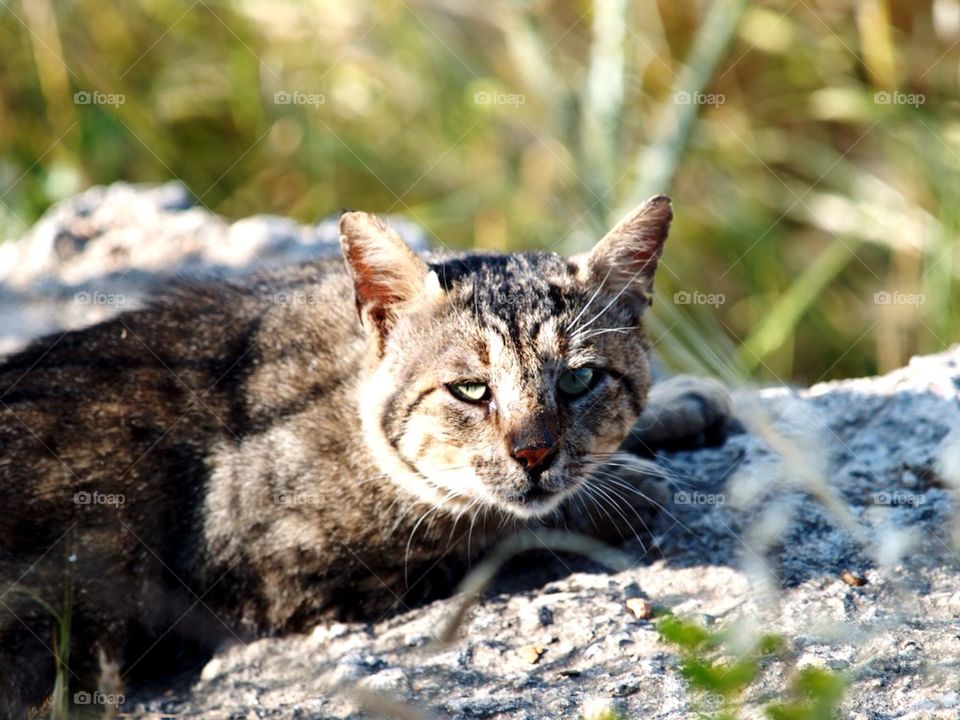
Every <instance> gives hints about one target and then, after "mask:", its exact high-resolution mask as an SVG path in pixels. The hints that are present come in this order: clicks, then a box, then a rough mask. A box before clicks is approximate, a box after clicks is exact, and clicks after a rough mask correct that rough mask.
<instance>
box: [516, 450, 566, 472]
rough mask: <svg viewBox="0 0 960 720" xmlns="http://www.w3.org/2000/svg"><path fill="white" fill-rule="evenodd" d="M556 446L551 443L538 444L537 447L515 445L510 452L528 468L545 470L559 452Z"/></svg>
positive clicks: (539, 470)
mask: <svg viewBox="0 0 960 720" xmlns="http://www.w3.org/2000/svg"><path fill="white" fill-rule="evenodd" d="M554 450H555V448H554V446H553V445H552V444H551V445H538V446H535V447H516V446H515V447H513V448H512V449H511V452H510V454H511V455H513V458H514V459H515V460H516V461H517V462H519V463H520V464H521V465H523V467H524V469H526V470H536V471H538V472H543V471H544V470H546V469H547V468H548V467H550V465H551V464H553V460H554V458H556V456H557V454H556V452H554Z"/></svg>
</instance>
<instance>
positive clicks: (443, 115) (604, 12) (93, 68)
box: [0, 0, 960, 383]
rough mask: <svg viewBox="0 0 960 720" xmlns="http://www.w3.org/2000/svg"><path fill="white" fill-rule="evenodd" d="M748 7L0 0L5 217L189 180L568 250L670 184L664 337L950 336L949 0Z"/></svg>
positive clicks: (839, 344) (9, 221) (782, 341)
mask: <svg viewBox="0 0 960 720" xmlns="http://www.w3.org/2000/svg"><path fill="white" fill-rule="evenodd" d="M744 5H745V3H744V2H738V1H737V0H714V2H713V3H706V2H697V1H696V0H670V1H668V0H660V2H633V3H628V2H626V0H596V1H595V2H588V1H586V0H575V1H574V2H561V1H560V0H529V1H527V2H521V1H517V2H508V1H507V0H491V2H486V3H471V2H467V1H466V0H417V1H415V2H405V1H404V0H370V1H368V2H352V3H344V2H331V1H329V0H314V1H312V2H311V1H309V0H300V1H298V0H273V1H270V2H268V1H267V0H250V1H249V2H239V1H237V2H226V1H223V0H195V1H192V2H188V1H187V0H183V1H182V2H174V1H173V0H96V1H95V0H69V2H68V1H66V0H62V1H61V0H9V1H8V2H6V3H4V4H3V7H2V8H0V38H2V43H3V47H4V60H5V62H4V63H3V64H2V65H0V232H2V235H3V236H4V237H14V236H18V235H20V234H22V233H23V231H24V229H25V228H26V227H28V226H29V225H30V224H31V223H32V222H33V221H34V220H35V219H36V218H37V217H38V216H39V215H40V214H41V213H42V212H43V210H44V209H45V208H46V207H47V206H48V205H49V204H50V203H51V202H54V201H56V200H58V199H60V198H62V197H64V196H66V195H69V194H71V193H74V192H77V191H78V190H80V189H82V188H84V187H86V186H88V185H91V184H98V183H109V182H112V181H115V180H120V179H123V180H129V181H136V182H140V181H159V180H165V179H169V178H179V179H180V180H182V181H183V182H184V183H185V184H186V185H187V186H188V187H189V188H190V190H191V191H192V192H193V193H194V194H195V195H196V197H197V198H198V200H199V201H200V202H201V203H203V204H204V205H206V206H208V207H209V208H211V209H212V210H215V211H216V212H219V213H222V214H224V215H227V216H229V217H241V216H246V215H251V214H254V213H260V212H269V213H278V214H284V215H291V216H294V217H296V218H298V219H300V220H302V221H311V220H315V219H317V218H319V217H321V216H325V215H328V214H330V213H334V212H336V211H337V210H338V209H339V208H341V207H355V208H363V209H368V210H372V211H378V212H393V213H400V214H404V215H406V216H408V217H409V218H410V219H412V220H414V221H416V222H418V223H420V224H422V225H423V226H425V227H426V228H427V229H428V230H429V232H430V233H432V234H433V235H435V236H436V237H437V238H438V239H439V240H440V241H441V242H443V243H445V244H448V245H450V246H457V247H465V246H471V245H475V246H479V247H483V248H490V249H517V248H530V247H544V248H556V249H561V250H565V251H570V250H575V249H582V248H585V247H587V246H588V245H589V244H590V242H592V241H593V240H594V239H595V238H596V237H597V236H598V235H599V234H600V233H602V232H603V229H604V228H605V227H607V226H609V225H610V224H612V223H613V222H615V221H616V219H617V217H618V215H619V213H621V212H622V211H623V210H624V209H625V208H627V207H628V206H629V205H630V204H631V203H635V202H637V201H638V200H640V199H642V198H641V197H640V196H641V195H642V194H643V193H647V192H653V191H667V192H670V194H671V195H672V196H673V198H674V202H675V208H676V214H677V219H676V221H675V224H674V232H673V234H672V239H671V241H670V243H669V244H668V250H667V252H666V255H665V258H664V262H663V268H662V270H661V272H660V274H659V279H658V285H659V293H660V296H659V299H658V303H657V305H656V307H655V317H654V322H653V330H654V331H653V333H652V334H653V340H654V342H656V343H658V348H659V349H660V350H661V351H662V354H663V355H664V356H665V357H666V358H667V359H668V361H671V362H673V363H674V364H676V365H680V366H685V365H691V364H694V365H696V364H701V365H702V364H706V366H707V369H708V371H710V372H714V373H718V374H720V375H722V376H724V377H726V378H727V379H728V380H745V379H747V378H752V379H759V380H761V381H770V380H772V381H777V380H791V381H797V382H804V383H807V382H814V381H817V380H819V379H821V378H831V377H839V376H848V375H858V374H864V373H870V372H874V371H877V370H885V369H889V368H891V367H894V366H898V365H900V364H902V363H903V362H904V361H905V360H906V359H907V358H908V357H909V355H910V354H912V353H916V352H930V351H935V350H937V349H939V348H941V347H944V346H945V345H947V344H948V343H950V342H952V341H956V340H958V339H960V323H958V319H960V298H958V294H957V293H956V292H955V290H954V288H955V286H956V282H957V275H958V272H960V258H958V251H957V246H956V242H955V240H956V237H957V231H958V222H960V202H958V195H960V162H958V158H960V114H958V109H960V103H958V92H957V83H958V61H960V0H860V1H859V2H856V3H854V2H852V1H848V2H843V1H840V2H828V1H827V0H820V1H819V2H817V1H815V0H799V2H793V1H792V0H790V1H788V0H772V1H770V2H763V3H751V4H750V5H749V6H747V7H746V8H745V10H744ZM701 29H702V32H700V31H701ZM698 32H700V36H699V38H700V39H699V40H698ZM728 34H732V38H731V41H730V42H729V43H728V42H727V35H728ZM701 80H703V81H707V80H709V82H708V84H706V85H703V86H702V87H701V86H700V85H699V82H700V81H701ZM678 88H679V89H680V92H678ZM76 93H87V95H83V94H81V95H76ZM878 93H879V94H878ZM85 99H86V100H89V102H88V103H84V102H83V100H85ZM121 100H122V102H120V101H121ZM285 100H286V101H288V102H284V101H285ZM666 185H669V187H667V186H666ZM878 293H879V294H878ZM883 293H886V294H883ZM685 300H686V301H687V302H686V303H685V302H684V301H685ZM887 301H889V302H887ZM662 337H666V338H669V341H663V342H661V339H662Z"/></svg>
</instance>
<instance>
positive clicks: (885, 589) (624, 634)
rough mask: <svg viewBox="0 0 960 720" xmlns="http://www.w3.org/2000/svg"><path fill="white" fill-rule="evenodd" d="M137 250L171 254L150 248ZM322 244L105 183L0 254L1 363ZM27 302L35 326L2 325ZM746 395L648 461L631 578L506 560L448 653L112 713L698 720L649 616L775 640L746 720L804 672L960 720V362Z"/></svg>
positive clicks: (390, 642) (262, 678)
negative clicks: (219, 276) (217, 276)
mask: <svg viewBox="0 0 960 720" xmlns="http://www.w3.org/2000/svg"><path fill="white" fill-rule="evenodd" d="M245 223H253V225H247V226H246V227H248V228H251V229H250V230H246V229H244V224H245ZM238 226H239V227H240V229H239V230H238V229H237V228H238ZM331 233H332V234H331ZM148 234H149V235H150V236H151V237H154V238H160V239H159V240H156V242H159V243H161V247H159V248H154V247H153V243H152V242H151V243H144V242H143V240H144V239H145V238H146V237H147V235H148ZM334 241H335V232H334V231H333V230H332V226H330V225H329V224H326V225H325V224H321V225H319V226H317V227H313V228H300V227H299V226H296V225H294V224H291V223H289V222H287V221H284V220H280V219H260V220H257V219H254V220H250V221H241V222H240V223H235V224H233V225H227V224H226V223H224V222H223V221H222V220H220V219H218V218H215V217H213V216H211V215H209V214H208V213H206V212H205V211H202V210H198V209H190V208H189V207H188V202H187V200H186V197H185V194H184V193H183V192H182V190H178V189H177V188H176V187H174V186H164V187H162V188H159V189H154V190H150V191H146V192H145V191H142V190H139V191H137V190H134V189H132V188H130V187H128V186H112V187H111V188H109V189H105V190H104V189H96V190H93V191H90V192H88V193H86V194H85V195H83V196H80V197H78V198H76V199H75V200H73V201H69V202H68V203H66V204H64V205H62V206H60V207H58V208H56V209H55V210H54V211H52V213H51V214H50V215H49V216H48V217H46V218H45V219H44V220H42V221H41V223H40V224H39V225H38V227H37V228H36V229H35V230H34V231H33V233H32V234H31V235H30V236H28V237H27V238H26V239H25V240H24V241H23V242H22V243H19V244H17V245H13V246H5V247H0V251H2V253H0V315H3V317H2V319H0V322H2V323H3V325H0V327H3V329H4V332H5V333H6V337H7V342H8V344H9V345H11V346H13V345H16V344H19V343H22V341H23V340H24V339H25V338H26V337H28V336H30V335H32V334H36V332H37V331H38V330H40V331H46V330H49V329H53V328H56V327H65V326H68V325H75V324H81V323H83V322H89V321H90V320H91V319H92V318H93V317H95V316H96V315H97V313H96V312H95V313H93V314H91V313H90V312H89V310H90V309H91V307H90V305H88V306H87V308H86V309H85V310H86V311H87V312H86V313H85V312H84V308H79V310H78V309H77V308H76V307H72V308H71V309H70V311H69V312H66V311H65V310H64V308H65V307H66V306H67V305H69V304H70V303H72V302H73V300H72V297H73V295H74V294H75V293H77V292H84V291H85V292H101V293H110V292H115V293H130V294H131V297H133V296H134V295H135V294H136V295H137V297H142V296H143V294H145V293H146V294H148V293H149V292H151V291H153V289H154V288H155V287H156V284H157V283H159V282H162V281H163V280H164V279H165V278H168V277H169V275H170V273H171V270H173V271H174V272H188V273H193V274H199V273H205V272H207V271H209V270H211V269H212V270H214V271H216V272H218V273H232V274H235V275H238V274H242V273H243V272H248V271H249V270H250V269H251V268H252V269H257V267H259V266H260V263H261V262H263V263H265V264H271V263H279V262H286V261H292V260H296V259H299V258H302V257H305V256H308V255H310V254H315V253H319V252H329V251H331V249H332V248H333V247H335V245H334ZM63 248H66V249H65V250H64V249H63ZM71 248H72V249H71ZM115 248H121V249H120V250H116V249H115ZM71 252H72V253H74V254H73V255H71V254H70V253H71ZM154 252H156V253H158V254H157V255H154V254H153V253H154ZM4 253H5V254H4ZM64 253H66V255H64ZM88 253H89V254H88ZM14 259H16V260H15V262H16V263H17V264H16V266H14V265H12V264H11V263H13V262H14ZM108 281H109V282H116V283H118V284H116V285H108V284H107V283H108ZM124 283H127V284H124ZM110 288H115V289H112V290H111V289H110ZM121 288H122V289H121ZM51 298H52V299H53V300H54V301H55V302H53V303H52V305H51V302H50V300H51ZM27 306H30V307H33V308H34V311H35V316H31V318H28V319H27V320H25V321H24V322H23V323H21V324H20V325H15V326H11V325H9V324H8V320H9V318H10V317H11V315H10V314H11V313H13V314H16V313H18V312H20V308H22V307H27ZM51 306H52V307H53V308H54V310H53V312H50V307H51ZM44 308H46V309H44ZM94 309H97V308H94ZM108 311H110V308H108ZM36 318H41V319H40V320H37V319H36ZM737 401H738V416H739V417H740V418H741V420H743V421H744V422H745V424H746V426H747V427H750V428H751V429H752V432H741V433H738V434H732V435H730V436H729V437H728V438H727V439H726V442H725V443H724V444H723V445H721V446H718V447H711V448H703V449H697V450H686V451H677V452H671V453H663V454H662V455H660V456H659V457H658V458H657V462H658V463H659V464H660V465H662V466H663V467H664V468H665V469H666V471H667V472H668V474H669V477H670V482H671V484H672V487H673V492H672V494H673V502H672V504H671V505H670V506H668V507H667V508H666V509H665V511H664V512H661V513H660V514H659V516H658V517H657V519H656V521H655V524H654V526H653V527H652V528H651V533H650V535H649V536H645V537H640V538H638V539H637V540H633V541H631V542H628V543H627V544H625V545H624V546H623V547H622V548H621V550H622V552H623V553H625V556H626V557H628V558H629V560H630V566H629V569H625V570H620V571H616V572H614V571H610V570H605V569H604V568H602V567H600V566H598V565H596V564H593V563H592V562H590V561H588V560H585V559H582V558H577V557H574V556H569V555H551V554H550V553H546V552H542V553H540V554H539V555H538V556H537V557H535V558H532V559H530V558H527V559H526V560H524V559H523V558H519V559H517V560H516V561H514V563H513V564H512V565H511V567H510V568H509V569H508V570H507V571H505V572H503V573H501V575H500V577H499V579H498V580H497V581H496V583H495V584H494V586H493V588H492V589H491V590H490V591H489V592H488V593H487V594H486V595H485V596H484V598H483V599H482V600H481V601H480V602H479V604H477V605H476V606H474V607H473V608H472V609H471V610H470V611H469V612H468V613H467V615H466V619H465V621H464V623H463V624H462V626H461V627H460V630H459V633H458V635H457V638H456V639H455V640H454V641H453V642H452V643H450V644H447V645H441V644H440V643H439V642H438V641H437V640H436V637H437V635H438V630H439V629H440V628H442V627H443V626H444V625H445V623H447V622H448V621H449V619H450V618H451V616H452V614H453V612H454V610H455V607H456V604H457V601H456V600H455V599H448V600H441V601H437V602H434V603H433V604H430V605H428V606H425V607H420V608H413V609H410V610H409V611H407V612H404V613H403V614H401V615H398V616H394V617H391V618H385V619H383V620H381V621H379V622H376V623H371V624H351V625H345V624H335V625H330V626H326V625H324V626H320V627H317V628H316V629H315V630H314V632H313V633H312V634H310V635H308V636H293V637H286V638H272V639H264V640H260V641H258V642H255V643H252V644H249V645H238V646H234V647H231V648H226V649H224V650H223V651H222V652H221V653H219V654H218V655H217V656H216V657H215V658H214V659H213V660H212V661H211V662H210V663H209V664H208V665H207V666H206V667H205V668H204V670H203V672H202V674H201V675H200V676H199V677H196V676H193V677H190V678H186V679H184V681H183V682H182V683H180V684H179V685H175V686H173V687H167V688H140V689H133V690H132V691H131V692H130V693H129V694H128V696H127V702H126V703H125V705H124V706H123V709H122V712H124V713H126V714H125V717H143V718H147V717H151V718H160V717H177V718H261V717H290V718H355V717H366V716H370V715H373V714H376V713H377V712H379V713H380V714H382V715H385V716H387V717H411V718H419V717H452V718H518V719H519V718H576V717H580V716H584V717H588V716H590V715H591V713H593V712H595V710H596V708H597V707H606V706H613V707H616V708H618V709H619V710H620V711H621V712H622V713H623V714H624V715H625V716H626V717H627V718H660V719H667V718H671V719H672V718H678V719H679V718H688V717H692V716H696V714H697V711H698V710H702V709H704V707H705V705H704V703H705V702H707V703H709V698H707V699H706V701H705V700H704V698H702V697H699V696H698V695H697V694H696V693H694V692H692V691H691V689H690V688H689V686H688V684H687V682H686V681H685V680H684V679H683V677H682V675H681V674H680V672H679V658H678V655H677V653H676V649H675V647H673V646H671V645H668V644H666V643H664V642H663V641H662V640H661V639H660V638H659V635H658V633H657V632H656V630H655V627H654V624H653V622H651V620H649V619H645V617H644V616H645V615H646V614H647V613H645V612H643V611H641V612H637V611H636V610H635V609H640V610H643V609H644V604H643V603H641V602H637V600H636V599H645V600H647V601H649V602H650V603H652V604H653V605H654V606H655V607H660V608H663V607H666V608H669V609H671V610H672V611H673V612H674V613H675V614H677V615H679V616H682V617H687V618H691V619H693V620H696V621H698V622H700V623H702V624H710V625H714V626H716V627H728V628H732V632H731V637H732V638H733V640H732V641H731V642H733V643H734V646H735V644H736V642H742V643H746V642H748V641H749V639H750V637H752V636H754V635H755V634H757V633H759V632H775V633H778V634H781V635H782V636H783V637H784V639H785V642H786V648H785V652H784V653H783V654H782V655H781V656H779V657H778V658H771V659H769V661H768V660H765V661H764V662H763V664H762V671H761V676H760V679H759V681H758V682H755V683H752V684H751V685H750V686H749V688H748V689H747V691H746V693H745V696H744V697H745V703H744V705H743V706H742V707H741V708H740V709H739V710H738V716H740V717H764V715H763V711H762V707H763V705H764V704H765V703H768V702H770V701H771V700H776V699H778V698H782V697H785V695H786V692H787V686H788V684H789V678H790V677H791V676H792V675H793V674H794V673H795V672H796V670H797V669H799V668H803V667H807V666H817V667H824V668H829V669H832V670H834V671H838V672H841V673H843V674H844V675H845V676H846V677H847V678H848V681H849V687H848V690H847V692H846V695H845V699H844V702H843V705H842V710H841V715H842V716H843V717H851V718H870V719H871V720H880V719H881V718H947V717H949V718H956V717H957V715H958V712H960V667H958V664H960V632H958V631H960V562H958V555H957V550H958V548H960V526H958V525H957V511H956V507H955V504H956V499H957V493H958V492H960V347H955V348H952V349H950V350H948V351H946V352H943V353H941V354H939V355H934V356H929V357H922V358H915V359H914V360H912V361H911V363H910V365H909V366H908V367H906V368H903V369H901V370H898V371H896V372H893V373H891V374H889V375H887V376H884V377H880V378H868V379H861V380H849V381H841V382H833V383H825V384H821V385H816V386H814V387H812V388H810V389H808V390H802V391H793V390H785V389H774V390H765V391H762V392H759V393H749V392H740V393H738V396H737ZM638 615H639V617H638ZM738 638H739V640H738ZM734 646H731V648H730V649H729V653H730V655H731V657H735V656H736V649H735V647H734ZM361 706H363V707H365V708H366V710H365V711H364V710H362V709H361ZM364 712H366V714H364Z"/></svg>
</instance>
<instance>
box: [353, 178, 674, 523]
mask: <svg viewBox="0 0 960 720" xmlns="http://www.w3.org/2000/svg"><path fill="white" fill-rule="evenodd" d="M671 218H672V212H671V208H670V200H669V198H667V197H664V196H658V197H654V198H652V199H651V200H649V201H647V202H646V203H645V204H643V205H642V206H641V207H639V208H638V209H636V210H635V211H633V212H632V213H630V214H629V215H628V216H627V217H626V218H624V220H623V221H622V222H620V224H618V225H617V226H616V227H615V228H614V229H613V230H611V231H610V232H609V233H608V234H607V235H606V236H605V237H604V238H603V239H602V240H600V242H598V243H597V245H596V246H595V247H594V248H593V250H592V251H590V252H588V253H585V254H583V255H578V256H575V257H571V258H564V257H561V256H559V255H556V254H552V253H522V254H509V255H479V254H466V255H462V256H458V257H448V258H437V259H435V260H433V261H424V260H422V259H420V258H419V257H418V256H417V255H416V254H414V253H413V251H411V250H410V249H409V248H408V247H407V246H406V245H405V244H404V243H403V241H402V240H401V239H400V237H399V236H398V235H397V234H396V233H395V232H394V231H393V230H391V229H390V228H389V227H388V226H387V225H386V224H384V223H383V222H382V221H380V220H379V219H377V218H376V217H373V216H371V215H368V214H366V213H361V212H349V213H346V214H344V215H343V217H342V218H341V221H340V232H341V245H342V248H343V253H344V256H345V258H346V261H347V267H348V269H349V271H350V274H351V276H352V278H353V281H354V289H355V296H356V302H357V309H358V312H359V315H360V320H361V322H362V323H363V325H364V327H365V328H366V331H367V333H368V336H369V339H370V350H369V353H368V366H367V368H366V371H365V375H364V378H363V380H362V385H361V393H360V405H361V408H360V411H361V415H362V417H363V424H364V433H365V437H366V440H367V442H368V444H369V446H370V448H371V449H372V451H373V453H374V455H375V457H376V458H377V461H378V462H379V464H380V465H381V467H382V468H383V469H384V471H385V473H386V474H388V475H389V476H390V477H391V478H393V479H394V480H395V481H397V482H400V483H401V484H403V485H405V486H407V487H408V488H409V489H410V490H412V491H413V492H415V493H417V494H418V495H420V496H421V497H422V499H423V500H425V501H427V502H431V503H437V504H443V505H445V506H449V507H450V508H451V509H454V510H455V509H457V508H460V509H463V510H468V509H478V508H480V507H490V506H495V507H497V508H500V509H501V510H505V511H508V512H511V513H513V514H514V515H516V516H519V517H533V516H537V515H543V514H546V513H549V512H551V511H552V510H553V509H555V508H556V506H557V505H558V503H559V502H560V501H561V500H562V499H563V498H564V497H566V496H568V495H570V494H571V493H573V492H575V491H576V490H577V488H578V487H579V486H580V484H581V483H582V482H583V479H584V477H585V475H586V473H587V472H588V470H589V469H590V468H591V467H594V466H596V465H597V464H599V463H600V462H601V460H602V458H603V457H604V456H605V455H606V454H608V453H610V452H612V451H614V450H616V448H617V447H618V446H619V445H620V443H621V441H622V440H623V439H624V437H626V434H627V433H628V431H629V430H630V427H631V426H632V424H633V422H634V420H635V419H636V417H637V415H638V414H639V412H640V410H641V408H642V406H643V403H644V400H645V397H646V394H647V391H648V389H649V385H650V372H649V363H648V360H647V343H646V339H645V337H644V335H643V331H642V329H641V327H640V325H641V320H642V316H643V313H644V311H645V310H646V308H647V307H648V305H649V304H650V297H651V293H652V283H653V275H654V270H655V269H656V266H657V262H658V260H659V258H660V254H661V252H662V249H663V243H664V240H665V239H666V237H667V231H668V229H669V225H670V220H671Z"/></svg>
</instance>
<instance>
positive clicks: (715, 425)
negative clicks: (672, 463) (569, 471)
mask: <svg viewBox="0 0 960 720" xmlns="http://www.w3.org/2000/svg"><path fill="white" fill-rule="evenodd" d="M732 410H733V404H732V401H731V399H730V394H729V393H728V392H727V390H726V389H725V388H724V387H723V385H721V384H720V383H719V382H717V381H716V380H713V379H711V378H700V377H692V376H690V375H678V376H677V377H673V378H670V379H669V380H665V381H663V382H660V383H657V384H655V385H654V386H653V387H652V388H651V390H650V394H649V395H648V396H647V402H646V404H645V405H644V408H643V412H642V413H641V414H640V417H639V418H638V419H637V422H636V423H635V424H634V426H633V429H632V430H631V431H630V434H629V435H628V436H627V439H626V440H624V442H623V444H622V445H621V446H620V450H621V451H626V452H630V453H635V454H637V455H643V456H646V457H652V456H653V455H654V454H655V452H656V450H657V449H658V448H664V447H676V446H690V447H696V446H698V445H703V444H704V443H705V442H706V441H708V440H709V439H710V438H711V437H712V436H717V435H719V434H721V433H722V432H723V428H724V426H725V425H726V424H727V421H728V420H730V418H731V416H732Z"/></svg>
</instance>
